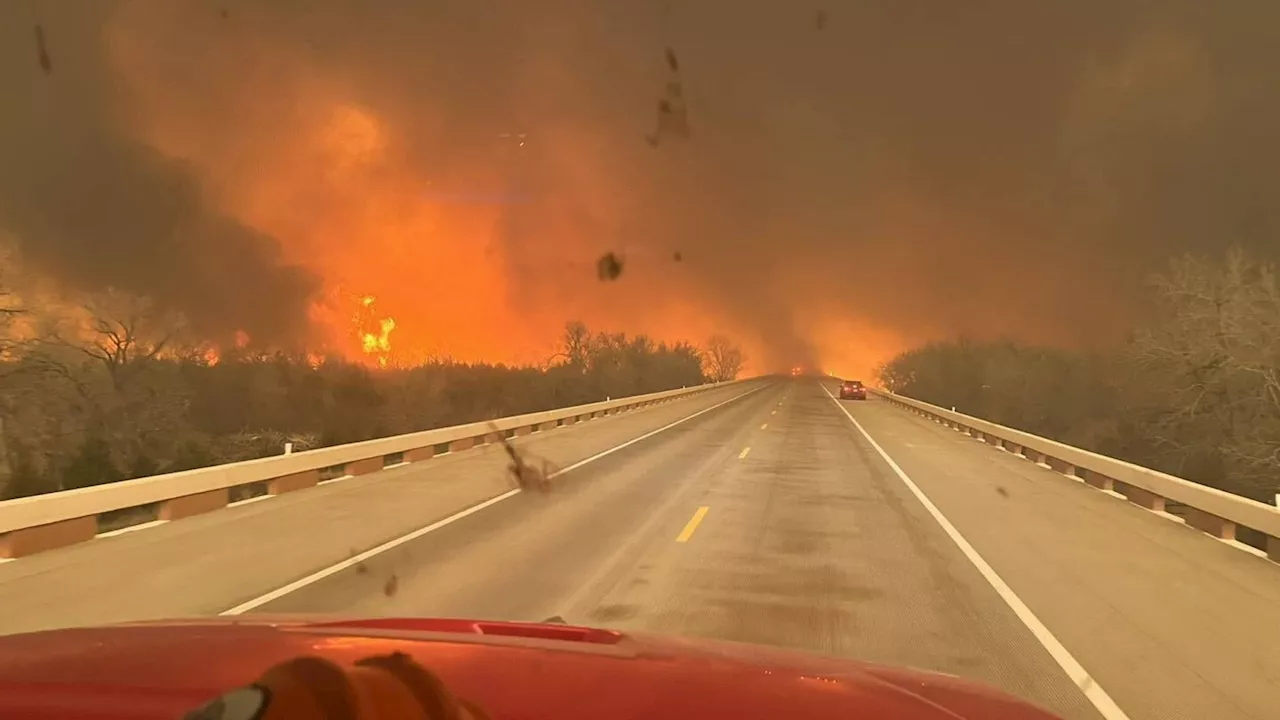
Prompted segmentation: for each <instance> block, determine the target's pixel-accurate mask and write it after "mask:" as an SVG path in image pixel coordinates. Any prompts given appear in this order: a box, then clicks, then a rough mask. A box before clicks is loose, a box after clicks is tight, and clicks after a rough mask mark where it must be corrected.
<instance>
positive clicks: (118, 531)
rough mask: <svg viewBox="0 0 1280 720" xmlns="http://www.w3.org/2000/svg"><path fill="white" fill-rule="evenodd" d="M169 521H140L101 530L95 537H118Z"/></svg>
mask: <svg viewBox="0 0 1280 720" xmlns="http://www.w3.org/2000/svg"><path fill="white" fill-rule="evenodd" d="M167 522H169V521H168V520H150V521H147V522H144V523H138V524H137V525H126V526H125V527H122V528H116V529H115V530H108V531H106V532H100V533H98V534H97V535H94V537H95V538H109V537H117V536H120V535H127V534H128V533H131V532H138V531H139V530H146V529H148V528H153V527H160V526H161V525H164V524H165V523H167Z"/></svg>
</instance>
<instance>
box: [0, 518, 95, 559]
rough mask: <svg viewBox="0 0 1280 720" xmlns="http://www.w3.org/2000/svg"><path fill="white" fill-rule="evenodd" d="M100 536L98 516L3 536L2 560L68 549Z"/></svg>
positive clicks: (0, 536)
mask: <svg viewBox="0 0 1280 720" xmlns="http://www.w3.org/2000/svg"><path fill="white" fill-rule="evenodd" d="M97 534H98V518H97V516H89V517H79V518H72V519H70V520H63V521H62V522H55V523H49V524H48V525H36V526H35V527H29V528H22V529H20V530H10V531H9V532H7V533H5V534H4V535H0V558H19V557H23V556H25V555H34V554H35V553H38V552H44V551H45V550H53V549H56V548H60V547H66V546H67V545H75V544H76V543H82V542H87V541H89V540H92V539H93V537H94V536H95V535H97Z"/></svg>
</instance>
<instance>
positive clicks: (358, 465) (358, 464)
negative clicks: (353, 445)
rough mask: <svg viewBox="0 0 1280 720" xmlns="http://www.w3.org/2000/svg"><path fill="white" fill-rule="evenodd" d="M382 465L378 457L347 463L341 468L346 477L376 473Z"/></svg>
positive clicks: (380, 458) (381, 460)
mask: <svg viewBox="0 0 1280 720" xmlns="http://www.w3.org/2000/svg"><path fill="white" fill-rule="evenodd" d="M383 465H384V463H383V458H382V456H381V455H379V456H378V457H371V458H365V459H364V460H356V461H355V462H349V463H347V464H346V465H344V466H343V468H342V471H343V472H345V473H346V474H348V475H368V474H369V473H371V472H378V471H379V470H381V469H382V467H383Z"/></svg>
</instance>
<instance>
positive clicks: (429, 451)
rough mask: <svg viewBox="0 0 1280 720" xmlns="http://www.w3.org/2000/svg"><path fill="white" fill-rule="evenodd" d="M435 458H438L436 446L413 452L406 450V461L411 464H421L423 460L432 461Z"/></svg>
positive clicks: (413, 450) (417, 449)
mask: <svg viewBox="0 0 1280 720" xmlns="http://www.w3.org/2000/svg"><path fill="white" fill-rule="evenodd" d="M435 456H436V447H435V445H428V446H426V447H420V448H413V449H412V450H406V451H405V453H404V461H405V462H410V463H412V462H421V461H423V460H430V459H431V458H433V457H435Z"/></svg>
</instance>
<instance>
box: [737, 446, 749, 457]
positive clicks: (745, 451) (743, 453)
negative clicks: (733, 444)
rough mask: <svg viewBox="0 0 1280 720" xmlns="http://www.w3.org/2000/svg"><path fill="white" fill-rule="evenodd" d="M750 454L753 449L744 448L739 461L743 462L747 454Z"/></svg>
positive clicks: (739, 455) (739, 454)
mask: <svg viewBox="0 0 1280 720" xmlns="http://www.w3.org/2000/svg"><path fill="white" fill-rule="evenodd" d="M749 452H751V448H750V447H744V448H742V452H740V453H738V459H739V460H741V459H742V458H744V457H746V456H747V453H749Z"/></svg>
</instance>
